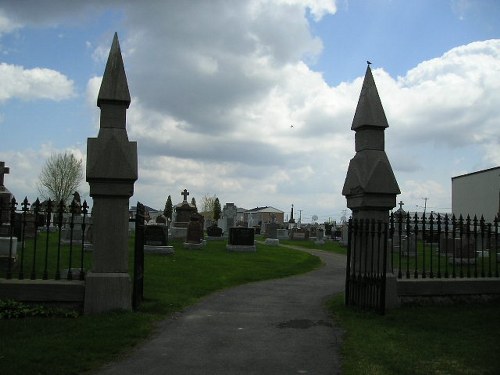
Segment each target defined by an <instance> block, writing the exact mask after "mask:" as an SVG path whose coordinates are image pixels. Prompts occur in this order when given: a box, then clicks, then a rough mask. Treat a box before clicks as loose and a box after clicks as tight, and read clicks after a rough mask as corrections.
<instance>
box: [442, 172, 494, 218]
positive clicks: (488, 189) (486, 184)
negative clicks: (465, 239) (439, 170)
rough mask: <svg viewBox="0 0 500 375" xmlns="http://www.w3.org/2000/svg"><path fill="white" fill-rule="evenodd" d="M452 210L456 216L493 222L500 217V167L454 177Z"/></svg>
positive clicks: (452, 182)
mask: <svg viewBox="0 0 500 375" xmlns="http://www.w3.org/2000/svg"><path fill="white" fill-rule="evenodd" d="M451 209H452V211H453V213H454V214H455V216H459V215H463V216H464V217H466V216H467V215H470V217H471V218H473V217H474V215H476V216H477V217H478V219H479V218H480V217H481V216H483V217H484V220H485V221H486V222H489V223H491V222H493V220H494V219H495V217H496V216H497V215H500V167H495V168H489V169H484V170H482V171H477V172H473V173H468V174H464V175H461V176H456V177H452V179H451Z"/></svg>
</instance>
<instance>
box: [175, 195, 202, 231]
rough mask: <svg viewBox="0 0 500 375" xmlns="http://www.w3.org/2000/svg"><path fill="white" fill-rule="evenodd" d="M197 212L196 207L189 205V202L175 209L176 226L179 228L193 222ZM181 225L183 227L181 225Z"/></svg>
mask: <svg viewBox="0 0 500 375" xmlns="http://www.w3.org/2000/svg"><path fill="white" fill-rule="evenodd" d="M196 212H197V210H196V207H195V206H193V205H191V204H190V203H188V202H187V201H184V202H182V203H181V204H178V205H177V206H176V207H175V213H176V215H175V224H174V226H176V227H179V226H182V224H184V225H186V223H188V222H189V221H190V220H191V216H193V214H195V213H196ZM179 224H181V225H179Z"/></svg>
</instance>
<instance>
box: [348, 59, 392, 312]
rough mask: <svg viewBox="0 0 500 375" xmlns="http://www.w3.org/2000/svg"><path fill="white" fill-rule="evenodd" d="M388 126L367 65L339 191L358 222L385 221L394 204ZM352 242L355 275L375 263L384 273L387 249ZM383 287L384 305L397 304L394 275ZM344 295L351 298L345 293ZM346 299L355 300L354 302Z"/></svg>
mask: <svg viewBox="0 0 500 375" xmlns="http://www.w3.org/2000/svg"><path fill="white" fill-rule="evenodd" d="M388 126H389V125H388V123H387V119H386V117H385V112H384V109H383V107H382V102H381V101H380V97H379V95H378V91H377V87H376V86H375V81H374V79H373V75H372V71H371V69H370V65H368V67H367V69H366V74H365V78H364V81H363V87H362V89H361V94H360V97H359V101H358V105H357V107H356V112H355V114H354V119H353V122H352V126H351V130H354V131H355V132H356V135H355V150H356V154H355V155H354V158H352V159H351V160H350V162H349V168H348V170H347V175H346V179H345V182H344V187H343V189H342V194H343V195H344V196H345V197H346V200H347V207H348V208H350V209H351V210H352V219H353V221H357V222H359V223H366V222H367V221H374V222H376V223H378V222H380V223H382V224H387V223H388V221H389V210H391V209H392V208H394V207H395V206H396V195H397V194H400V193H401V192H400V190H399V186H398V183H397V181H396V177H395V176H394V173H393V171H392V167H391V164H390V162H389V159H388V158H387V155H386V153H385V135H384V131H385V129H386V128H387V127H388ZM355 243H356V247H354V248H352V249H351V259H352V262H354V263H351V267H352V269H353V270H354V272H357V273H358V275H367V274H369V273H370V272H371V273H373V271H374V268H373V267H374V266H372V265H373V264H375V272H376V273H383V270H385V266H384V264H383V259H384V258H385V257H386V256H387V248H383V246H382V247H376V245H371V244H370V243H369V241H361V240H358V241H355ZM371 246H374V247H373V248H372V247H371ZM384 252H385V253H384ZM389 258H390V257H386V258H385V259H386V260H387V259H389ZM370 267H372V268H370ZM357 287H358V285H356V284H355V283H354V284H352V288H357ZM359 287H360V288H361V289H360V290H359V291H358V292H359V293H364V292H365V290H363V289H362V288H364V286H363V285H359ZM385 287H386V293H385V295H384V296H383V298H384V299H385V301H384V302H383V304H384V305H385V306H386V307H389V306H395V305H397V304H398V301H397V293H396V281H395V278H394V277H393V275H387V277H386V285H385ZM355 293H356V292H355ZM359 293H358V295H359ZM346 298H348V299H350V298H351V297H350V296H346ZM348 302H349V303H354V304H355V303H356V301H348Z"/></svg>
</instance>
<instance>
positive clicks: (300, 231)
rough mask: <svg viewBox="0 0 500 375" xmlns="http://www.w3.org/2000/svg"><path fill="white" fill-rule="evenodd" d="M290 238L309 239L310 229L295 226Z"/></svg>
mask: <svg viewBox="0 0 500 375" xmlns="http://www.w3.org/2000/svg"><path fill="white" fill-rule="evenodd" d="M290 239H291V240H308V239H309V231H308V230H307V229H304V228H293V229H292V230H291V231H290Z"/></svg>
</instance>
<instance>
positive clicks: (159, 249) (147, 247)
mask: <svg viewBox="0 0 500 375" xmlns="http://www.w3.org/2000/svg"><path fill="white" fill-rule="evenodd" d="M144 252H145V253H149V254H162V255H170V254H174V253H175V251H174V247H173V246H169V245H168V228H167V226H166V225H163V224H152V225H146V226H145V227H144Z"/></svg>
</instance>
